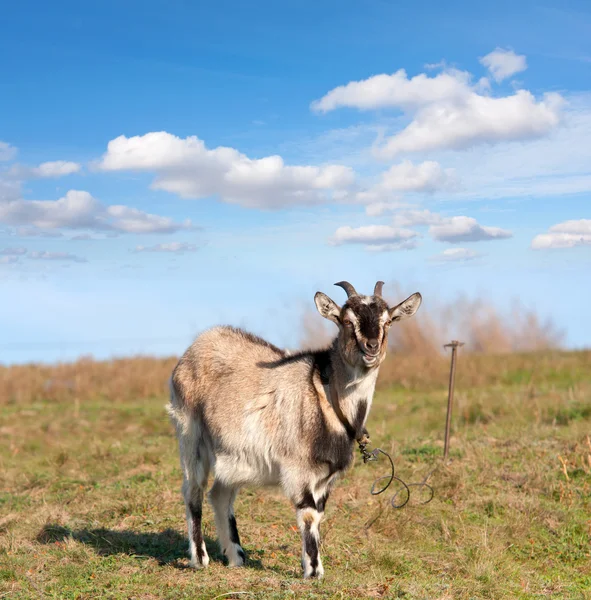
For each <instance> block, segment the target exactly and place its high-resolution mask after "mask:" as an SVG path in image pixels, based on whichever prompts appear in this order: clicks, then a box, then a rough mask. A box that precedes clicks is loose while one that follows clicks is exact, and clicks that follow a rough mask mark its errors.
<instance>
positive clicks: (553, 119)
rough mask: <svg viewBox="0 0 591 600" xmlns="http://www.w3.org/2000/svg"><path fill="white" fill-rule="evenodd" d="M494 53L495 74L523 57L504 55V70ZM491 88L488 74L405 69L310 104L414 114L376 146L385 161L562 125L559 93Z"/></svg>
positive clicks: (324, 108) (323, 109)
mask: <svg viewBox="0 0 591 600" xmlns="http://www.w3.org/2000/svg"><path fill="white" fill-rule="evenodd" d="M491 54H494V53H491ZM489 56H491V55H489ZM495 56H497V62H496V63H494V64H495V65H496V67H495V68H496V71H495V72H496V73H497V74H501V73H504V72H507V69H510V67H511V68H516V66H517V62H519V60H517V59H520V57H517V56H516V55H515V56H516V59H515V60H513V63H511V65H510V64H509V58H508V55H506V56H505V58H504V60H505V63H504V69H505V70H504V71H503V70H501V65H500V61H501V58H499V57H498V55H495ZM491 61H493V62H494V59H493V58H491ZM516 61H517V62H516ZM493 62H491V65H492V64H493ZM491 68H492V67H491ZM489 88H490V82H489V81H488V80H487V79H486V78H483V79H480V80H479V81H478V82H477V83H476V84H472V83H471V75H470V74H469V73H467V72H465V71H458V70H455V69H445V70H444V71H443V72H442V73H439V74H437V75H435V76H434V77H429V76H427V75H425V74H424V73H422V74H420V75H416V76H415V77H412V78H411V79H409V78H408V76H407V74H406V72H405V71H404V70H403V69H401V70H399V71H397V72H396V73H394V74H392V75H385V74H383V75H376V76H373V77H370V78H369V79H365V80H362V81H352V82H350V83H348V84H347V85H344V86H340V87H337V88H335V89H333V90H331V91H330V92H328V94H326V95H325V96H324V97H323V98H321V99H320V100H317V101H315V102H313V103H312V105H311V107H312V109H313V110H315V111H317V112H327V111H330V110H335V109H337V108H340V107H345V106H346V107H351V108H358V109H360V110H370V109H378V108H396V109H400V110H402V111H403V112H404V113H405V114H406V115H407V116H408V117H410V118H411V122H410V124H409V125H408V126H407V127H406V128H404V129H403V130H402V131H399V132H398V133H396V134H394V135H393V136H391V137H389V138H386V139H385V141H384V142H383V143H382V142H381V141H380V144H379V145H378V146H376V148H374V152H375V154H376V156H378V157H380V158H384V159H391V158H393V157H395V156H397V155H399V154H401V153H410V152H424V151H432V150H436V149H443V148H451V149H455V150H460V149H464V148H470V147H472V146H475V145H478V144H484V143H498V142H500V141H507V140H526V139H534V138H537V137H541V136H544V135H546V134H547V133H548V132H550V131H551V130H552V129H554V128H555V127H556V126H557V125H558V123H559V120H560V109H561V107H562V105H563V99H562V97H561V96H560V95H559V94H557V93H548V94H545V95H544V96H543V98H542V99H541V100H536V98H535V97H534V96H533V95H532V94H531V93H530V92H528V91H527V90H518V91H517V92H516V93H515V94H513V95H510V96H504V97H492V96H490V95H488V93H489Z"/></svg>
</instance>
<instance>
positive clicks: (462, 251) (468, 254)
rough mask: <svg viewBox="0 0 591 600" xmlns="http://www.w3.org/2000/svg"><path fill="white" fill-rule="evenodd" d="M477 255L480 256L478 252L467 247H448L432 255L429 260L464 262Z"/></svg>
mask: <svg viewBox="0 0 591 600" xmlns="http://www.w3.org/2000/svg"><path fill="white" fill-rule="evenodd" d="M479 256H481V255H480V253H479V252H476V251H475V250H470V249H469V248H448V249H447V250H444V251H443V252H442V253H441V254H437V255H435V256H432V257H431V260H432V261H434V262H465V261H468V260H474V259H475V258H478V257H479Z"/></svg>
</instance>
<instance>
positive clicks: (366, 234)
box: [329, 225, 418, 252]
mask: <svg viewBox="0 0 591 600" xmlns="http://www.w3.org/2000/svg"><path fill="white" fill-rule="evenodd" d="M416 237H418V234H417V233H416V232H415V231H411V230H410V229H402V228H399V227H390V226H389V225H367V226H365V227H357V228H353V227H349V226H345V227H339V228H338V229H337V230H336V231H335V233H334V235H333V236H332V238H330V240H329V243H330V244H331V245H333V246H340V245H341V244H363V245H365V247H366V250H370V251H373V252H385V251H392V250H405V249H406V250H408V249H411V248H415V247H416V241H415V239H414V238H416Z"/></svg>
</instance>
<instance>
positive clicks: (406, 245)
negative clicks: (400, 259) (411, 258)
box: [365, 240, 418, 252]
mask: <svg viewBox="0 0 591 600" xmlns="http://www.w3.org/2000/svg"><path fill="white" fill-rule="evenodd" d="M417 246H418V243H417V241H416V240H406V241H405V242H396V243H394V244H369V245H368V246H366V247H365V249H366V250H367V251H369V252H397V251H399V250H414V249H415V248H416V247H417Z"/></svg>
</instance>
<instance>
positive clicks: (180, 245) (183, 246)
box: [135, 242, 197, 253]
mask: <svg viewBox="0 0 591 600" xmlns="http://www.w3.org/2000/svg"><path fill="white" fill-rule="evenodd" d="M196 250H197V246H196V245H195V244H188V243H186V242H171V243H169V244H156V245H154V246H136V247H135V252H174V253H181V252H195V251H196Z"/></svg>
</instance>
